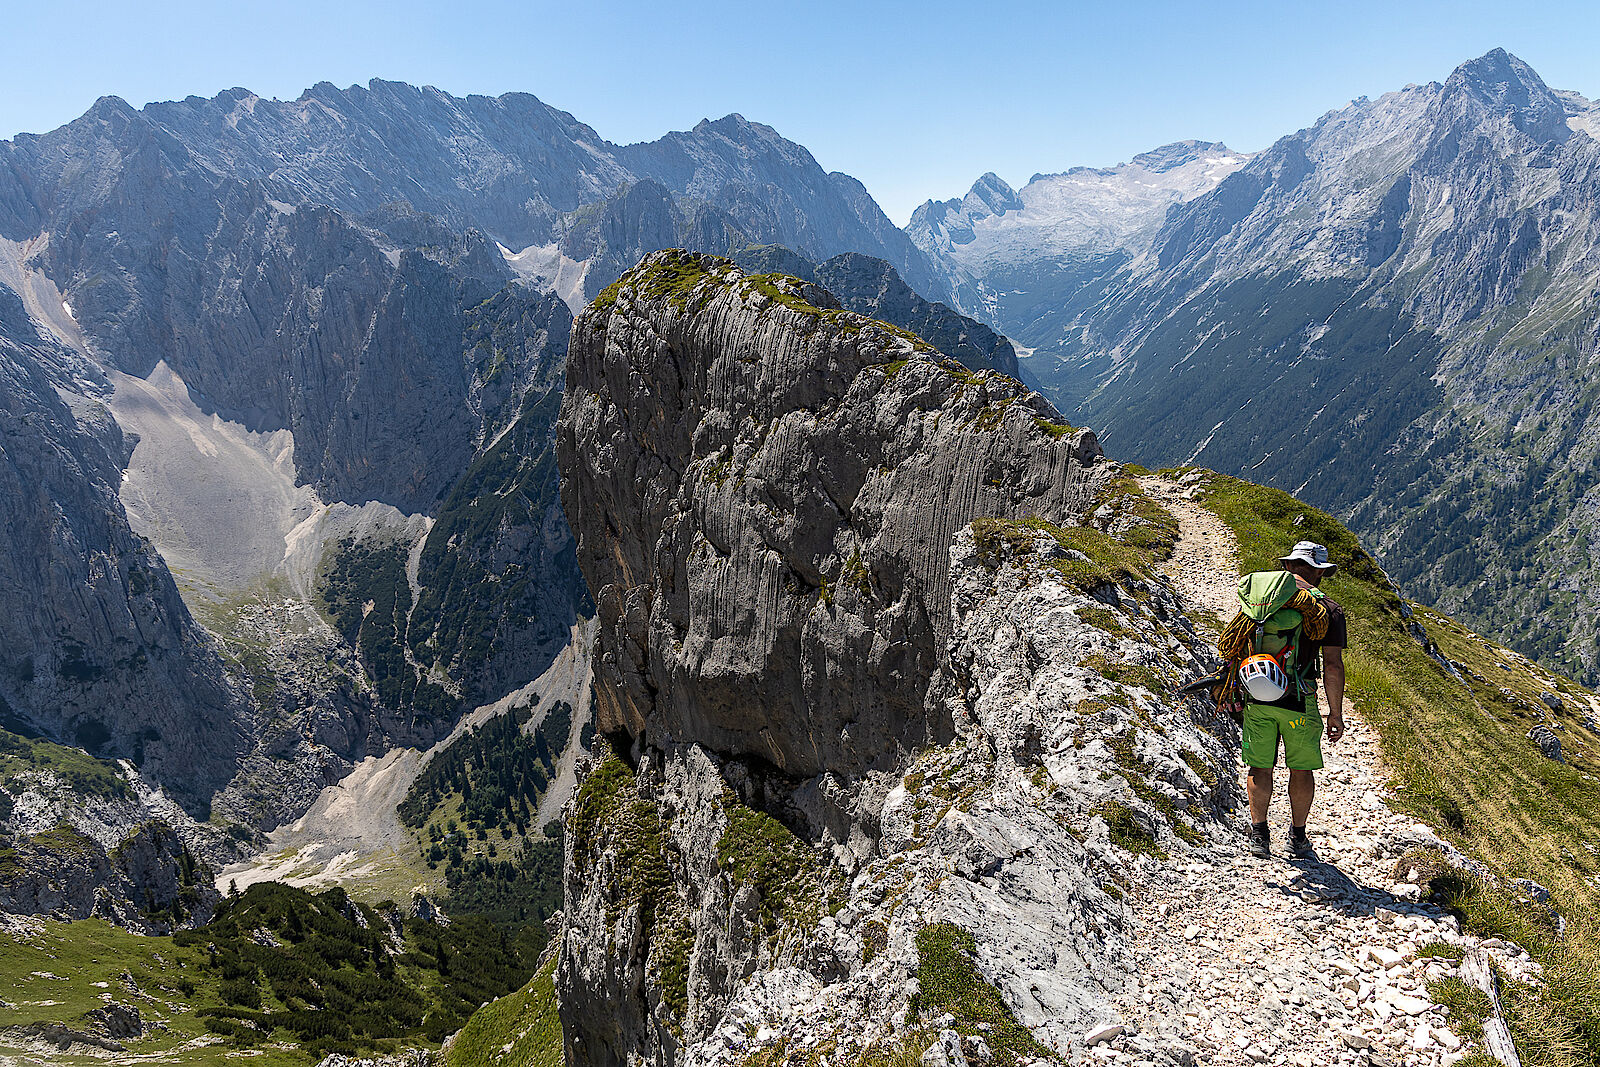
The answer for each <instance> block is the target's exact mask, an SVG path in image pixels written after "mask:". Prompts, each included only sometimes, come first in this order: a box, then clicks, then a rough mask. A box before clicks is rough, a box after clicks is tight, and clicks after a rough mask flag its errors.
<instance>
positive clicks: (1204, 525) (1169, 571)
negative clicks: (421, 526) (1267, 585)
mask: <svg viewBox="0 0 1600 1067" xmlns="http://www.w3.org/2000/svg"><path fill="white" fill-rule="evenodd" d="M1139 485H1140V487H1141V488H1143V489H1144V491H1145V492H1146V493H1148V494H1149V495H1150V497H1151V498H1152V499H1153V500H1155V502H1156V503H1158V504H1160V505H1161V506H1162V507H1164V508H1166V509H1167V510H1168V511H1170V512H1172V514H1173V516H1174V517H1175V518H1177V520H1178V544H1177V547H1176V548H1175V549H1174V550H1173V553H1172V558H1171V559H1168V560H1167V561H1166V562H1165V563H1163V564H1162V565H1161V568H1160V570H1161V573H1163V574H1165V575H1166V576H1167V577H1169V578H1171V579H1172V580H1173V584H1174V585H1175V586H1176V587H1177V590H1178V595H1179V596H1180V597H1182V598H1183V599H1184V600H1185V601H1186V602H1188V604H1189V605H1190V606H1191V607H1198V608H1200V609H1202V611H1201V615H1200V617H1199V618H1197V619H1196V620H1195V621H1196V622H1199V623H1209V622H1210V621H1211V620H1209V619H1206V618H1205V617H1204V614H1205V613H1207V612H1209V613H1210V614H1211V615H1214V616H1216V618H1217V620H1218V621H1219V622H1221V623H1226V622H1227V621H1228V620H1229V619H1231V618H1233V615H1234V612H1236V611H1238V610H1239V599H1238V588H1239V546H1238V545H1237V544H1236V543H1235V542H1234V539H1233V532H1232V531H1231V530H1229V529H1228V528H1227V526H1225V525H1223V522H1222V520H1221V519H1219V518H1217V517H1216V516H1215V515H1213V514H1212V513H1211V512H1209V511H1207V510H1206V509H1205V508H1203V507H1201V506H1200V505H1199V504H1197V503H1195V501H1194V499H1193V497H1192V496H1191V495H1190V494H1191V493H1193V492H1194V490H1193V489H1192V488H1189V487H1186V486H1183V485H1180V484H1178V483H1177V482H1173V481H1168V480H1167V479H1165V478H1156V477H1148V478H1140V479H1139Z"/></svg>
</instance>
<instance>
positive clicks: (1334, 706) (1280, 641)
mask: <svg viewBox="0 0 1600 1067" xmlns="http://www.w3.org/2000/svg"><path fill="white" fill-rule="evenodd" d="M1278 562H1279V563H1280V564H1282V566H1283V571H1284V572H1287V574H1288V575H1289V576H1292V577H1293V580H1294V582H1293V585H1292V586H1291V585H1290V584H1289V581H1288V578H1286V577H1285V575H1284V574H1283V573H1280V572H1261V573H1258V574H1251V575H1246V576H1245V577H1244V579H1243V580H1242V581H1241V582H1240V586H1239V598H1240V603H1241V611H1240V614H1239V615H1238V616H1237V617H1236V618H1235V619H1234V621H1233V623H1232V624H1231V625H1230V626H1229V627H1228V629H1227V630H1225V631H1224V632H1223V636H1222V639H1221V640H1220V641H1219V642H1218V645H1219V647H1220V648H1221V649H1222V651H1223V655H1224V656H1225V657H1227V658H1228V659H1229V661H1230V662H1231V663H1232V664H1233V665H1234V671H1235V678H1234V679H1229V682H1230V689H1231V690H1232V693H1233V699H1234V700H1235V701H1237V702H1238V703H1242V704H1243V720H1244V721H1243V724H1242V741H1243V745H1242V747H1243V755H1244V762H1245V764H1246V765H1247V766H1248V767H1249V768H1250V777H1249V782H1248V784H1247V792H1248V794H1249V797H1250V824H1251V825H1250V851H1251V852H1252V853H1253V854H1255V855H1257V856H1261V857H1265V856H1268V855H1270V854H1271V834H1270V833H1269V831H1268V828H1267V808H1268V806H1269V805H1270V804H1271V803H1272V778H1273V773H1272V772H1273V767H1274V766H1275V765H1276V764H1277V762H1278V746H1279V742H1280V741H1281V742H1282V745H1283V757H1284V764H1285V765H1286V766H1287V767H1288V768H1289V852H1290V853H1291V854H1293V855H1295V856H1309V855H1310V854H1311V842H1310V841H1309V840H1308V839H1307V838H1306V817H1307V816H1308V815H1310V813H1311V800H1312V798H1313V796H1315V794H1316V788H1317V785H1316V777H1315V774H1314V772H1315V771H1318V770H1320V769H1321V768H1322V734H1323V719H1322V717H1321V716H1320V715H1318V713H1317V693H1316V679H1317V673H1318V666H1319V661H1320V665H1321V673H1322V686H1323V691H1324V692H1325V693H1326V695H1327V698H1328V714H1327V734H1328V742H1329V744H1332V743H1335V742H1337V741H1338V740H1339V739H1340V738H1341V737H1343V736H1344V649H1345V643H1346V640H1347V633H1346V627H1345V617H1344V609H1343V608H1341V607H1340V606H1339V605H1338V604H1336V603H1335V602H1334V601H1333V600H1332V599H1330V598H1329V597H1327V596H1326V595H1325V594H1323V593H1322V592H1321V590H1319V589H1318V588H1317V587H1318V586H1319V585H1321V584H1322V580H1323V579H1324V578H1326V577H1328V576H1329V575H1331V574H1333V573H1334V571H1336V570H1337V569H1338V567H1337V566H1336V565H1335V564H1332V563H1329V562H1328V550H1327V549H1326V548H1325V547H1323V546H1322V545H1319V544H1316V543H1315V542H1313V541H1301V542H1300V543H1299V544H1297V545H1295V546H1294V548H1293V549H1291V550H1290V551H1289V554H1288V555H1286V556H1282V557H1280V558H1279V560H1278ZM1235 679H1236V680H1235Z"/></svg>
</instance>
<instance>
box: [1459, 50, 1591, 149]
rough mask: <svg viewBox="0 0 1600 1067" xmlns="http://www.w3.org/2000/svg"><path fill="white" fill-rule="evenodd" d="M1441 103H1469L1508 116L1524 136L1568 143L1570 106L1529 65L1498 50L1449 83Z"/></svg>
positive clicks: (1465, 68)
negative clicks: (1455, 101)
mask: <svg viewBox="0 0 1600 1067" xmlns="http://www.w3.org/2000/svg"><path fill="white" fill-rule="evenodd" d="M1440 99H1441V101H1444V102H1446V103H1448V102H1450V101H1452V100H1461V99H1466V100H1470V101H1471V102H1472V103H1473V104H1476V105H1477V106H1478V107H1480V108H1482V109H1483V110H1484V111H1486V112H1488V113H1489V114H1491V115H1505V116H1507V117H1508V118H1510V120H1511V122H1512V125H1514V126H1515V127H1516V128H1517V129H1519V130H1521V131H1522V132H1523V133H1526V134H1528V135H1529V136H1531V137H1534V138H1536V139H1538V140H1541V141H1550V140H1561V139H1564V138H1565V137H1566V136H1567V135H1568V134H1569V133H1570V132H1571V131H1570V130H1568V128H1567V123H1566V115H1567V108H1566V104H1565V103H1564V102H1563V101H1562V100H1561V99H1560V98H1558V97H1557V96H1556V94H1555V93H1554V92H1552V91H1551V89H1550V87H1549V86H1548V85H1546V84H1545V83H1544V79H1543V78H1541V77H1539V75H1538V72H1536V71H1535V70H1534V69H1533V68H1532V67H1530V66H1529V65H1528V64H1527V63H1525V62H1523V61H1522V60H1521V59H1518V58H1517V57H1516V56H1514V55H1512V54H1511V53H1510V52H1507V51H1506V50H1505V49H1504V48H1495V49H1493V50H1491V51H1489V52H1486V53H1484V54H1483V55H1481V56H1479V57H1478V58H1477V59H1470V60H1468V61H1467V62H1465V63H1463V64H1461V65H1460V66H1459V67H1457V68H1456V69H1455V70H1454V71H1452V72H1451V74H1450V77H1449V78H1447V79H1445V83H1444V88H1443V91H1442V93H1441V95H1440Z"/></svg>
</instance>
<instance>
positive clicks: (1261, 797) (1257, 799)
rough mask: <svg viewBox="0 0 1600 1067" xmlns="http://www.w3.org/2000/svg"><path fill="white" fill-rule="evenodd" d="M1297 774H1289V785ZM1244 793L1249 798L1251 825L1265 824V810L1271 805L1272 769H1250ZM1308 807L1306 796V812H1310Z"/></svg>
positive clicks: (1308, 797) (1303, 818)
mask: <svg viewBox="0 0 1600 1067" xmlns="http://www.w3.org/2000/svg"><path fill="white" fill-rule="evenodd" d="M1298 773H1300V772H1298V771H1292V772H1290V776H1289V781H1290V782H1291V783H1292V782H1293V781H1294V775H1295V774H1298ZM1245 792H1246V793H1248V794H1249V796H1250V821H1251V822H1253V823H1261V822H1266V821H1267V808H1268V807H1269V806H1270V805H1271V804H1272V768H1271V767H1251V768H1250V778H1249V780H1248V781H1247V782H1246V783H1245ZM1310 807H1311V798H1310V796H1309V795H1308V796H1307V797H1306V808H1307V810H1310ZM1300 821H1301V822H1304V821H1305V817H1304V816H1301V820H1300Z"/></svg>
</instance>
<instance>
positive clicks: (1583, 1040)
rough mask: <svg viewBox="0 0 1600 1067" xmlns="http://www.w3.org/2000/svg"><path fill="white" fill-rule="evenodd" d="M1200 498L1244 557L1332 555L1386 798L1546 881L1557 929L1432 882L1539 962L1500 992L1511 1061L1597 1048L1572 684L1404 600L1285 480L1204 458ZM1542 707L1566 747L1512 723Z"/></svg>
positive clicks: (1589, 885) (1598, 909) (1599, 819)
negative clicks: (1552, 706) (1560, 753)
mask: <svg viewBox="0 0 1600 1067" xmlns="http://www.w3.org/2000/svg"><path fill="white" fill-rule="evenodd" d="M1202 502H1203V503H1204V504H1205V506H1206V507H1208V508H1210V509H1211V510H1212V511H1213V512H1215V513H1216V514H1217V515H1218V516H1219V517H1220V518H1221V519H1222V520H1223V521H1224V522H1225V523H1227V524H1228V526H1229V527H1230V528H1232V530H1233V532H1234V534H1235V535H1236V536H1237V537H1238V539H1239V547H1240V552H1241V555H1242V557H1243V561H1242V563H1243V567H1244V568H1245V569H1246V570H1260V569H1267V568H1272V567H1275V566H1276V559H1277V557H1278V556H1279V555H1280V554H1281V553H1283V552H1284V551H1286V550H1287V549H1288V547H1289V546H1291V545H1292V544H1294V542H1296V541H1299V540H1302V539H1310V540H1314V541H1320V542H1322V543H1323V544H1325V545H1327V546H1328V550H1329V552H1330V553H1331V554H1332V557H1333V559H1334V561H1335V562H1337V563H1338V564H1339V565H1340V570H1339V573H1338V574H1336V575H1335V576H1334V577H1333V578H1331V579H1329V580H1328V581H1327V582H1325V583H1324V584H1323V588H1324V589H1325V590H1326V591H1327V592H1328V593H1329V594H1330V595H1331V596H1333V598H1334V599H1336V600H1337V601H1339V603H1340V604H1342V605H1343V606H1344V608H1345V611H1346V614H1347V616H1348V619H1349V626H1350V649H1349V651H1348V652H1347V653H1346V656H1345V662H1346V665H1347V686H1348V688H1347V695H1348V696H1349V698H1350V699H1351V701H1352V702H1353V703H1354V704H1355V706H1356V708H1357V709H1358V710H1359V711H1360V712H1361V714H1362V716H1363V717H1364V718H1365V719H1366V720H1367V721H1368V722H1369V723H1371V724H1372V725H1373V727H1374V728H1375V729H1376V730H1377V731H1378V734H1379V736H1380V739H1381V743H1382V746H1383V753H1384V758H1385V761H1386V763H1387V765H1388V767H1389V769H1390V771H1391V773H1392V776H1393V778H1392V784H1393V786H1394V788H1395V791H1396V792H1395V796H1394V798H1392V800H1391V804H1392V805H1393V806H1394V807H1395V808H1396V809H1397V810H1401V811H1405V812H1407V813H1409V814H1411V815H1414V816H1416V817H1417V818H1418V819H1419V820H1421V821H1423V822H1425V823H1427V824H1428V825H1430V826H1431V827H1433V828H1434V829H1435V830H1436V831H1437V832H1438V833H1439V834H1440V836H1442V837H1444V838H1446V839H1447V840H1449V841H1450V842H1451V843H1452V844H1454V845H1456V846H1457V847H1459V848H1460V849H1462V851H1464V852H1466V853H1468V854H1469V855H1471V856H1473V857H1474V858H1476V859H1478V860H1481V861H1482V862H1483V863H1485V864H1486V865H1487V866H1488V867H1489V868H1490V869H1491V870H1493V871H1494V872H1495V873H1496V874H1498V875H1500V876H1501V877H1502V878H1505V879H1512V878H1530V879H1532V880H1534V881H1536V882H1538V883H1540V884H1541V885H1543V886H1545V887H1546V888H1548V889H1549V890H1550V893H1551V902H1552V904H1553V905H1554V906H1555V908H1556V909H1557V910H1558V911H1559V912H1560V914H1561V915H1562V916H1563V917H1564V918H1565V920H1566V926H1565V931H1564V934H1563V935H1561V936H1558V934H1557V931H1556V924H1555V923H1554V922H1553V921H1552V919H1551V917H1550V915H1549V913H1548V912H1547V911H1545V910H1544V909H1542V908H1539V907H1536V906H1533V905H1531V904H1530V903H1528V902H1527V901H1525V900H1519V899H1518V898H1517V897H1515V896H1514V895H1513V894H1512V893H1511V892H1509V891H1508V890H1507V889H1506V888H1505V887H1503V886H1502V885H1497V884H1490V883H1485V882H1481V881H1479V880H1477V879H1472V878H1463V877H1460V876H1459V875H1456V874H1454V873H1451V872H1447V871H1440V872H1438V873H1439V876H1438V877H1437V878H1435V879H1434V880H1433V883H1432V885H1433V889H1434V892H1435V894H1436V896H1437V897H1438V898H1439V899H1441V900H1442V901H1443V902H1444V903H1446V904H1448V905H1450V906H1451V907H1453V908H1454V909H1456V911H1457V913H1458V914H1459V915H1460V916H1461V918H1462V921H1463V925H1464V926H1465V927H1466V928H1467V929H1470V930H1474V931H1476V932H1478V933H1480V934H1483V935H1485V936H1498V937H1508V938H1512V939H1514V940H1516V941H1517V942H1518V943H1520V944H1522V945H1523V946H1524V947H1525V948H1527V949H1528V950H1529V952H1531V953H1532V954H1533V956H1534V958H1535V959H1536V960H1538V961H1539V963H1540V964H1541V965H1543V967H1544V975H1545V984H1544V986H1543V987H1542V988H1533V987H1528V986H1519V985H1513V986H1512V987H1511V988H1510V989H1509V990H1508V994H1507V997H1506V1000H1507V1011H1508V1014H1509V1016H1510V1021H1511V1025H1512V1029H1513V1033H1514V1035H1515V1037H1516V1039H1517V1043H1518V1047H1519V1050H1520V1052H1521V1054H1522V1057H1523V1062H1524V1063H1525V1064H1528V1065H1530V1067H1544V1065H1550V1067H1564V1065H1567V1064H1574V1065H1575V1064H1584V1063H1595V1062H1600V847H1597V842H1600V778H1597V775H1600V760H1597V757H1596V752H1597V742H1600V738H1596V736H1595V735H1594V734H1593V733H1591V732H1589V731H1588V730H1587V729H1586V728H1584V727H1583V726H1582V725H1581V717H1580V716H1579V715H1574V714H1571V711H1570V709H1571V708H1572V707H1573V705H1574V704H1575V703H1576V704H1577V705H1578V706H1579V708H1580V709H1583V710H1587V707H1588V704H1587V697H1586V696H1585V695H1584V693H1583V690H1582V689H1581V688H1580V687H1578V686H1577V685H1575V684H1574V683H1572V682H1570V681H1568V680H1566V679H1562V678H1558V677H1556V676H1554V675H1552V674H1550V673H1549V672H1547V671H1545V670H1543V669H1542V668H1539V667H1537V666H1535V665H1533V664H1531V663H1529V662H1527V661H1526V660H1525V659H1523V658H1522V657H1520V656H1517V655H1515V654H1514V653H1509V652H1507V651H1506V650H1504V649H1502V648H1500V647H1499V646H1496V645H1494V644H1492V643H1491V642H1489V641H1486V640H1484V639H1483V638H1481V637H1479V636H1477V635H1476V634H1473V633H1471V632H1470V631H1468V630H1466V629H1465V628H1463V627H1462V626H1460V625H1459V624H1457V623H1456V622H1454V621H1453V620H1451V619H1449V618H1448V617H1446V616H1443V615H1440V614H1438V613H1437V612H1434V611H1431V610H1429V609H1427V608H1424V607H1421V606H1419V605H1414V604H1408V603H1406V602H1404V601H1403V600H1402V599H1401V597H1400V596H1399V595H1398V594H1397V593H1396V591H1395V590H1394V588H1393V587H1392V586H1391V584H1390V583H1389V581H1388V579H1387V578H1386V577H1385V575H1384V574H1383V572H1382V570H1381V569H1380V568H1379V567H1378V565H1377V563H1376V562H1375V561H1374V560H1373V559H1372V557H1371V556H1370V555H1368V554H1367V553H1366V552H1365V551H1364V550H1363V549H1362V548H1361V546H1360V544H1358V543H1357V541H1356V538H1355V536H1354V535H1353V534H1351V533H1350V531H1349V530H1347V529H1345V528H1344V527H1343V526H1342V525H1340V524H1339V523H1338V522H1337V521H1336V520H1334V519H1333V518H1332V517H1331V516H1329V515H1327V514H1326V513H1324V512H1322V511H1319V510H1317V509H1316V508H1313V507H1310V506H1308V505H1305V504H1302V503H1300V502H1299V501H1297V500H1295V499H1294V498H1293V497H1291V496H1290V495H1289V494H1287V493H1284V492H1281V491H1279V490H1276V489H1267V488H1264V487H1262V486H1258V485H1253V484H1251V483H1249V482H1244V481H1240V480H1238V479H1236V478H1231V477H1227V476H1224V475H1214V474H1208V476H1207V478H1206V479H1205V481H1204V482H1203V496H1202ZM1408 616H1409V617H1408ZM1413 620H1415V621H1417V622H1420V623H1421V624H1422V625H1423V626H1424V627H1425V628H1426V630H1427V633H1428V636H1429V637H1430V638H1432V639H1433V640H1434V641H1435V642H1436V644H1437V646H1438V648H1439V649H1440V650H1441V651H1442V652H1443V653H1444V655H1445V656H1446V657H1448V658H1449V659H1450V660H1452V661H1454V662H1455V663H1456V664H1458V665H1459V669H1460V676H1459V677H1457V676H1455V675H1453V674H1452V673H1450V672H1449V671H1448V670H1447V669H1446V668H1445V666H1444V665H1442V664H1440V663H1439V662H1437V661H1436V660H1435V659H1434V658H1432V657H1430V656H1429V655H1428V653H1427V650H1426V649H1424V647H1423V646H1422V645H1421V644H1420V643H1419V642H1418V641H1417V640H1416V639H1415V638H1414V637H1413V636H1412V635H1411V634H1410V633H1409V632H1408V629H1407V627H1408V624H1409V623H1410V622H1411V621H1413ZM1542 692H1553V693H1560V694H1562V695H1563V702H1564V704H1565V706H1566V708H1567V709H1568V713H1567V714H1565V715H1554V716H1553V715H1552V713H1551V712H1550V711H1549V710H1548V709H1545V708H1544V707H1543V706H1542V705H1541V704H1540V702H1539V694H1540V693H1542ZM1552 717H1554V718H1555V719H1556V720H1557V721H1559V722H1561V724H1562V726H1563V727H1564V729H1563V730H1562V734H1561V736H1562V743H1563V747H1564V749H1565V755H1566V759H1567V762H1566V763H1558V762H1555V761H1553V760H1549V759H1546V758H1545V757H1543V756H1542V755H1541V754H1540V753H1539V751H1538V750H1537V749H1536V748H1535V747H1534V746H1533V744H1532V743H1531V742H1529V740H1528V738H1527V733H1528V730H1529V728H1530V727H1531V726H1532V725H1534V724H1535V723H1538V722H1541V721H1548V720H1550V719H1551V718H1552Z"/></svg>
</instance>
